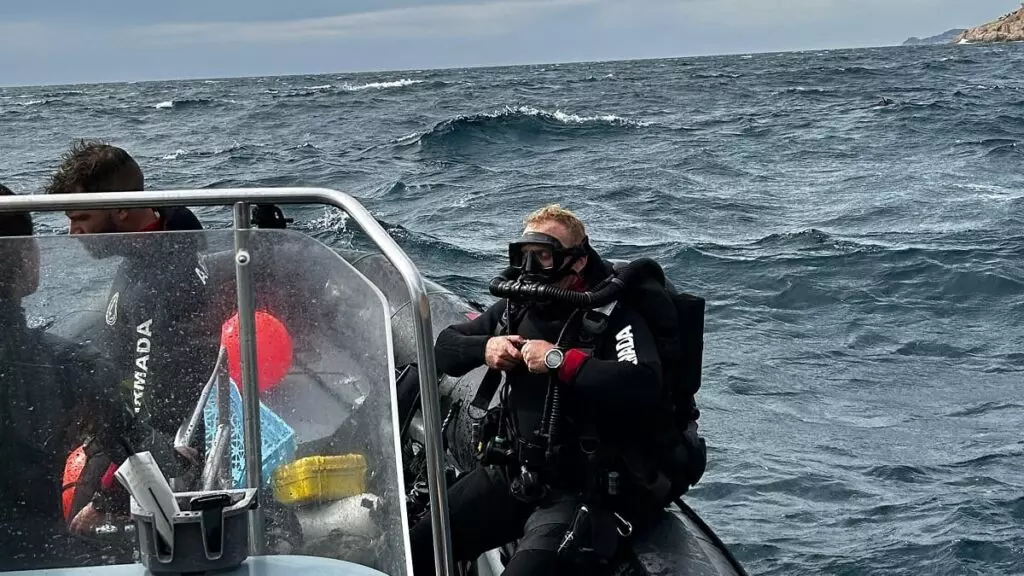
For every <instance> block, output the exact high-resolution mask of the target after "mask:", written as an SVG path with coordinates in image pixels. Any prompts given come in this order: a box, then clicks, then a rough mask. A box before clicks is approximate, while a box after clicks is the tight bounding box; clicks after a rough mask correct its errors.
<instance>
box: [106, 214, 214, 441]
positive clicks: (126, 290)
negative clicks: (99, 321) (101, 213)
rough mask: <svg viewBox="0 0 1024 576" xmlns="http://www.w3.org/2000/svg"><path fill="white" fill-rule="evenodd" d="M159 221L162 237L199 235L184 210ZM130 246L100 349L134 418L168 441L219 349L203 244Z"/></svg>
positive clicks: (142, 240) (158, 241)
mask: <svg viewBox="0 0 1024 576" xmlns="http://www.w3.org/2000/svg"><path fill="white" fill-rule="evenodd" d="M162 215H163V221H164V224H165V226H164V229H165V230H168V231H181V230H202V225H201V224H200V223H199V220H198V219H197V218H196V217H195V215H194V214H193V213H192V212H191V211H189V210H188V209H187V208H173V209H167V210H164V211H163V212H162ZM130 242H131V244H130V246H128V247H127V249H126V250H125V252H127V253H126V254H124V260H123V261H122V263H121V265H120V267H119V268H118V270H117V273H116V275H115V278H114V281H113V284H112V286H111V288H110V292H109V296H108V299H107V306H106V314H105V322H104V324H103V326H102V331H103V335H102V341H103V342H104V343H105V349H106V351H107V352H108V354H109V356H110V358H111V359H112V361H113V362H114V364H115V366H116V368H117V372H118V375H117V382H119V383H120V384H121V386H122V387H123V389H124V391H125V393H126V394H128V395H129V396H130V398H131V405H132V409H133V411H134V412H135V414H137V416H138V418H139V419H140V420H141V421H142V422H145V423H148V424H150V425H152V426H153V427H154V428H156V429H157V430H159V431H161V432H163V433H164V434H168V435H171V436H173V434H174V433H175V432H177V430H178V428H179V427H180V426H181V424H182V422H184V421H185V419H186V418H187V417H188V415H189V414H190V413H191V411H192V410H193V409H194V407H195V404H196V402H197V401H198V399H199V394H200V392H201V391H202V388H203V385H204V384H205V383H206V380H207V379H208V378H209V376H210V374H211V373H212V371H213V367H214V364H215V362H216V360H217V351H218V349H219V328H220V326H219V324H218V322H216V321H215V320H216V319H215V318H214V317H213V315H212V314H210V313H209V311H208V310H207V308H206V305H207V294H208V286H207V284H208V281H209V273H208V271H207V269H206V266H205V264H204V263H203V259H202V257H201V255H200V251H201V250H203V249H204V248H205V242H204V241H203V238H202V236H200V235H197V234H194V233H193V234H177V233H169V234H157V233H144V234H138V235H135V236H133V237H131V240H130Z"/></svg>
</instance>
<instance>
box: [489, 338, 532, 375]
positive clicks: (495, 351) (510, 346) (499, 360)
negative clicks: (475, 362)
mask: <svg viewBox="0 0 1024 576" xmlns="http://www.w3.org/2000/svg"><path fill="white" fill-rule="evenodd" d="M522 345H523V338H522V336H515V335H513V336H495V337H493V338H491V339H490V340H488V341H487V348H486V349H485V350H484V362H485V363H486V364H487V365H488V366H489V367H491V368H494V369H495V370H511V369H512V368H514V367H515V365H516V364H518V363H519V362H522V361H523V355H522V354H521V353H520V352H519V347H520V346H522Z"/></svg>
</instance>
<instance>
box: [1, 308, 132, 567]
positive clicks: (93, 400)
mask: <svg viewBox="0 0 1024 576" xmlns="http://www.w3.org/2000/svg"><path fill="white" fill-rule="evenodd" d="M0 326H3V330H2V331H0V463H2V464H3V467H4V472H3V473H2V474H0V557H3V558H4V559H5V560H4V568H5V569H16V566H21V567H24V568H27V567H42V566H44V565H47V563H48V562H49V563H51V564H52V562H54V561H55V560H53V559H54V558H56V557H58V556H60V555H61V554H62V552H63V551H64V550H65V547H66V545H67V540H66V534H67V528H66V527H65V524H64V522H63V521H62V518H61V480H62V476H63V470H64V463H65V460H66V458H67V456H68V454H69V453H70V452H71V450H72V449H73V448H74V447H75V446H76V445H77V444H78V443H79V442H80V441H81V439H82V437H83V436H84V435H85V434H86V433H88V434H91V435H95V436H96V437H97V438H100V440H98V442H101V443H107V444H108V445H112V446H113V447H114V449H116V448H117V444H118V442H116V440H114V439H115V438H117V437H129V436H131V433H130V431H129V430H128V428H129V427H130V423H129V418H128V411H127V406H125V405H124V404H123V402H121V400H120V398H119V394H118V391H117V388H116V386H115V385H114V382H115V381H114V379H113V371H112V367H111V366H110V365H109V364H107V363H105V362H104V361H103V359H102V358H101V357H100V355H99V354H98V352H97V351H95V350H94V349H90V348H88V347H86V346H83V345H77V344H72V343H71V342H68V341H65V340H62V339H60V338H57V337H55V336H53V335H50V334H47V333H45V332H43V331H42V330H40V329H31V328H29V327H28V326H27V325H26V322H25V316H24V313H23V312H22V309H21V307H20V306H19V305H17V304H15V303H12V302H4V301H0ZM129 441H130V440H129ZM12 562H13V566H12V565H11V563H12Z"/></svg>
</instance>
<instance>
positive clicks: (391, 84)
mask: <svg viewBox="0 0 1024 576" xmlns="http://www.w3.org/2000/svg"><path fill="white" fill-rule="evenodd" d="M423 82H424V80H411V79H409V78H403V79H401V80H389V81H384V82H370V83H367V84H356V85H353V84H349V83H345V84H343V85H342V86H341V89H342V90H345V91H346V92H360V91H362V90H383V89H385V88H405V87H406V86H415V85H416V84H422V83H423Z"/></svg>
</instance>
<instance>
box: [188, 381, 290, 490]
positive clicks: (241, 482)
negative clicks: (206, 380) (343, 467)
mask: <svg viewBox="0 0 1024 576" xmlns="http://www.w3.org/2000/svg"><path fill="white" fill-rule="evenodd" d="M228 388H229V389H230V390H231V478H232V479H233V480H234V488H235V489H241V488H245V487H246V484H247V482H246V480H245V444H244V438H245V436H244V432H243V427H242V426H243V425H242V395H241V394H240V393H239V392H238V387H237V386H236V385H235V383H234V382H233V381H232V382H230V384H229V386H228ZM203 421H204V423H205V425H206V426H205V427H206V449H207V451H209V450H210V449H211V448H212V446H213V437H214V434H215V433H216V432H217V388H216V387H214V389H213V390H212V391H211V392H210V397H209V399H208V400H207V401H206V406H204V407H203ZM260 429H261V434H260V436H261V438H260V439H261V441H262V442H261V444H262V449H261V451H260V452H261V455H262V456H263V467H262V468H263V483H264V484H267V483H269V482H270V480H271V478H272V476H273V474H274V471H275V470H277V468H278V467H280V466H281V465H282V464H286V463H288V462H291V461H292V460H293V459H294V458H295V430H293V429H292V427H291V426H289V425H288V424H287V423H286V422H285V421H284V420H283V419H282V418H281V417H280V416H278V415H277V414H275V413H274V411H273V410H271V409H270V408H267V407H266V405H264V404H263V402H262V401H261V402H260Z"/></svg>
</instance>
